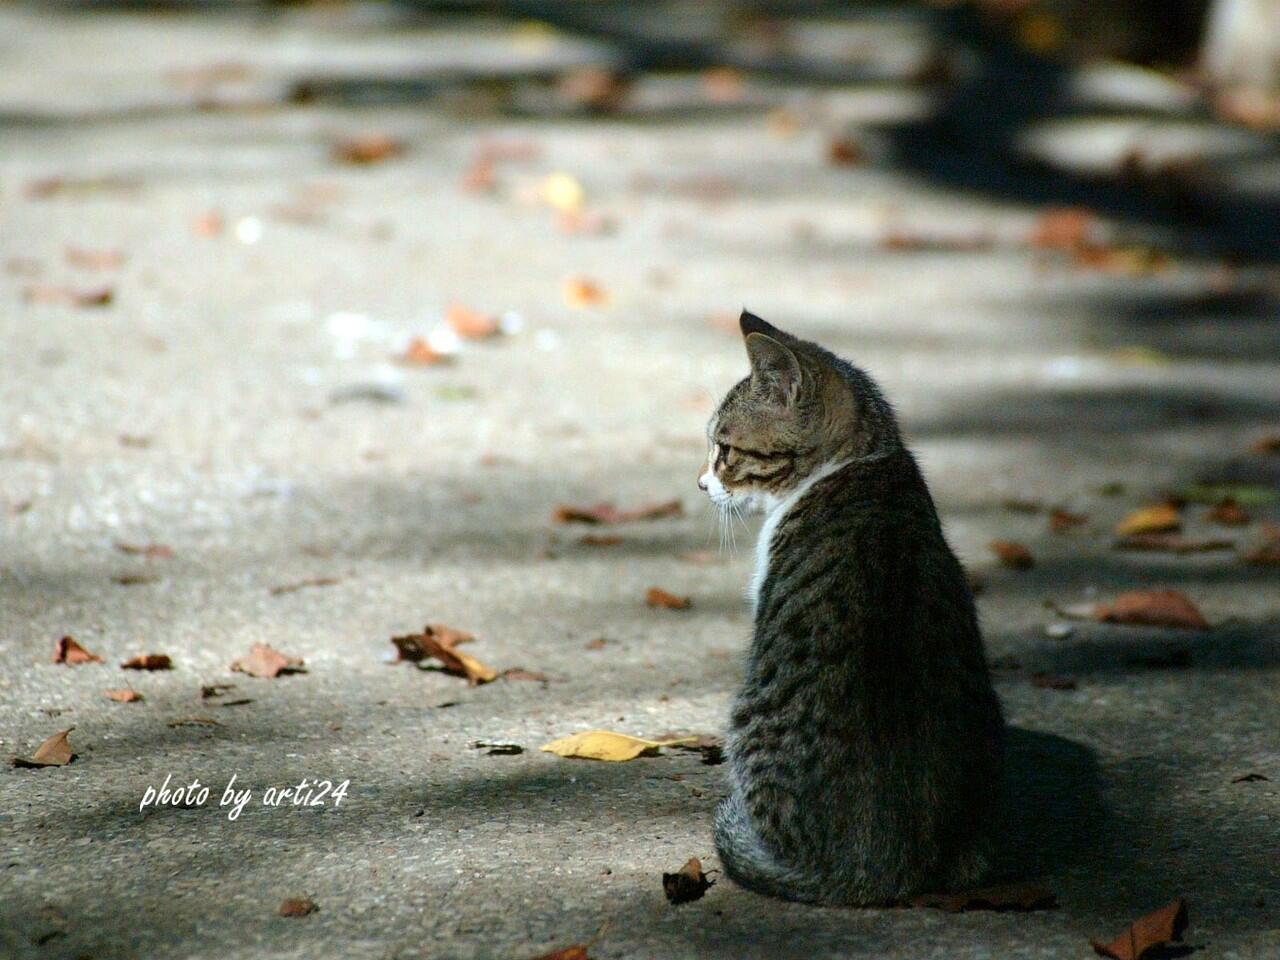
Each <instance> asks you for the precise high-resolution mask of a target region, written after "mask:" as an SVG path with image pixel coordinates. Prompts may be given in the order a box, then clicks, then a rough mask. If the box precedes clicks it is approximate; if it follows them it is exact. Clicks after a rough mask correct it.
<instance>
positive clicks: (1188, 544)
mask: <svg viewBox="0 0 1280 960" xmlns="http://www.w3.org/2000/svg"><path fill="white" fill-rule="evenodd" d="M1235 545H1236V542H1235V541H1234V540H1223V539H1217V540H1214V539H1203V540H1194V539H1191V538H1189V537H1184V536H1182V534H1180V533H1135V534H1134V535H1133V536H1129V537H1121V538H1120V539H1119V540H1117V541H1116V549H1117V550H1146V551H1152V552H1165V553H1205V552H1207V551H1210V550H1232V549H1234V548H1235Z"/></svg>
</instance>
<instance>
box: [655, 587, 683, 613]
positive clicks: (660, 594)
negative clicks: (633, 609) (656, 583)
mask: <svg viewBox="0 0 1280 960" xmlns="http://www.w3.org/2000/svg"><path fill="white" fill-rule="evenodd" d="M644 602H645V603H647V604H648V605H649V606H651V607H660V608H662V609H664V610H687V609H689V607H690V606H692V604H693V601H692V600H691V599H690V598H689V597H680V596H677V595H676V594H674V593H668V592H667V591H666V590H663V589H662V588H661V587H650V588H649V589H648V591H646V592H645V595H644Z"/></svg>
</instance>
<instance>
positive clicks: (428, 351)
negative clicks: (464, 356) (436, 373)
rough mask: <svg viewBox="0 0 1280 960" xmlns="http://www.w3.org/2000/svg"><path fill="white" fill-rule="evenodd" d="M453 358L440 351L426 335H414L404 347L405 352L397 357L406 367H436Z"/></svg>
mask: <svg viewBox="0 0 1280 960" xmlns="http://www.w3.org/2000/svg"><path fill="white" fill-rule="evenodd" d="M452 359H453V358H452V357H450V356H449V355H448V354H447V353H440V352H439V351H438V350H436V349H435V348H434V347H433V346H431V344H430V343H428V342H427V340H426V338H425V337H414V338H412V339H411V340H410V341H409V343H408V345H407V346H406V347H405V348H404V353H402V354H400V356H399V357H398V358H397V360H398V362H399V363H402V364H404V365H405V366H406V367H434V366H439V365H440V364H442V363H449V362H450V361H451V360H452Z"/></svg>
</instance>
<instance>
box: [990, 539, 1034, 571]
mask: <svg viewBox="0 0 1280 960" xmlns="http://www.w3.org/2000/svg"><path fill="white" fill-rule="evenodd" d="M988 546H989V547H990V548H991V552H992V553H994V554H995V555H996V557H998V558H999V560H1000V562H1001V563H1002V564H1004V566H1006V567H1008V568H1009V569H1010V570H1030V569H1031V568H1032V567H1034V566H1035V565H1036V561H1035V558H1034V557H1032V556H1031V551H1030V550H1028V549H1027V548H1026V547H1025V546H1023V545H1022V544H1020V543H1017V542H1015V541H1013V540H992V541H991V543H990V544H988Z"/></svg>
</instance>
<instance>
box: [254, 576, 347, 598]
mask: <svg viewBox="0 0 1280 960" xmlns="http://www.w3.org/2000/svg"><path fill="white" fill-rule="evenodd" d="M339 582H341V581H339V580H338V578H337V577H307V578H306V579H305V580H299V581H297V582H296V583H282V584H280V585H279V586H276V587H272V588H271V595H272V596H273V597H278V596H280V595H281V594H282V593H296V592H297V591H299V590H303V589H305V588H307V587H332V586H333V585H334V584H335V583H339Z"/></svg>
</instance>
